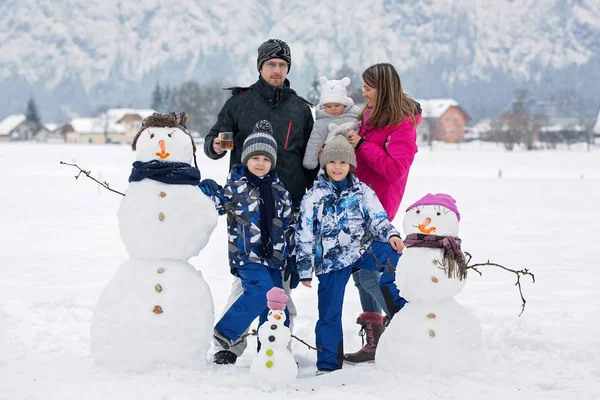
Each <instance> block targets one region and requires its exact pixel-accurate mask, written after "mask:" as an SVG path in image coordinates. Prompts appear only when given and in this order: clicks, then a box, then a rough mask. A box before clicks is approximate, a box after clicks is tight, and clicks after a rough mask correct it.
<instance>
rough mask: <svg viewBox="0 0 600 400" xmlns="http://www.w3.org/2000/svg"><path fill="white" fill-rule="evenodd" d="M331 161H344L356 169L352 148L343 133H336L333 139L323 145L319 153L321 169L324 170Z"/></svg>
mask: <svg viewBox="0 0 600 400" xmlns="http://www.w3.org/2000/svg"><path fill="white" fill-rule="evenodd" d="M331 161H346V162H347V163H348V164H350V165H352V166H353V167H354V168H356V155H355V154H354V147H352V145H351V144H350V142H349V141H348V138H347V137H346V135H345V134H344V133H343V132H338V133H337V134H336V135H335V137H334V138H333V139H331V141H330V142H329V143H327V144H326V145H325V147H324V148H323V151H322V152H321V157H320V158H319V164H320V165H321V168H325V165H327V163H328V162H331Z"/></svg>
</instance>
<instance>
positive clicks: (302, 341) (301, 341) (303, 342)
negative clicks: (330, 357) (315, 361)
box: [292, 335, 321, 351]
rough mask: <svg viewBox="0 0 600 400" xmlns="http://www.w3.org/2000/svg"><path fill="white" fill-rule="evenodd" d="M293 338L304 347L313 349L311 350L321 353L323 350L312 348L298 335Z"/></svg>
mask: <svg viewBox="0 0 600 400" xmlns="http://www.w3.org/2000/svg"><path fill="white" fill-rule="evenodd" d="M292 337H293V338H294V339H296V340H297V341H299V342H300V343H302V344H303V345H305V346H306V347H308V348H309V349H311V350H316V351H321V348H316V347H313V346H311V345H310V344H308V343H306V342H305V341H304V340H302V339H300V338H299V337H298V336H296V335H292Z"/></svg>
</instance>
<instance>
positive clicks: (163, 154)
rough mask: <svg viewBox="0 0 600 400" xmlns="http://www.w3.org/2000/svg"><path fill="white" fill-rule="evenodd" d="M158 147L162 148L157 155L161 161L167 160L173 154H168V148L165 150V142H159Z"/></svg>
mask: <svg viewBox="0 0 600 400" xmlns="http://www.w3.org/2000/svg"><path fill="white" fill-rule="evenodd" d="M158 145H159V146H160V153H156V155H157V156H158V157H160V159H161V160H164V159H165V158H167V157H169V156H170V155H171V153H169V152H167V150H166V148H165V141H164V140H159V141H158Z"/></svg>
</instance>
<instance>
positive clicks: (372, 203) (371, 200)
mask: <svg viewBox="0 0 600 400" xmlns="http://www.w3.org/2000/svg"><path fill="white" fill-rule="evenodd" d="M362 185H363V207H364V211H363V212H364V214H365V219H366V221H367V226H368V227H369V231H370V232H371V234H372V235H373V236H374V237H375V239H377V240H379V241H382V242H387V241H389V240H390V238H391V237H392V236H394V235H396V236H399V237H400V232H398V230H397V229H396V228H394V225H392V223H391V222H390V220H389V218H388V215H387V213H386V212H385V210H384V209H383V206H382V205H381V202H380V201H379V199H378V198H377V195H376V194H375V192H374V191H373V189H371V188H370V187H368V186H367V185H365V184H364V183H363V184H362Z"/></svg>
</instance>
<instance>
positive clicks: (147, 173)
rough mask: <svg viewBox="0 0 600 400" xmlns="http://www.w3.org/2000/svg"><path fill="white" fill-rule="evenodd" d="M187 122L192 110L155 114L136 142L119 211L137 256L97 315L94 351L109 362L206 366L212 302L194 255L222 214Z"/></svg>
mask: <svg viewBox="0 0 600 400" xmlns="http://www.w3.org/2000/svg"><path fill="white" fill-rule="evenodd" d="M186 122H187V116H186V114H185V113H181V114H175V113H170V114H158V113H155V114H153V115H151V116H149V117H148V118H146V119H144V121H143V122H142V127H141V129H140V131H139V132H138V134H137V135H136V137H135V139H134V141H133V145H132V148H133V150H134V151H135V158H136V161H135V162H134V163H133V170H132V172H131V176H130V177H129V182H130V184H129V186H128V188H127V191H126V193H125V197H124V198H123V200H122V202H121V205H120V207H119V211H118V219H119V230H120V233H121V239H122V240H123V243H124V244H125V248H126V250H127V253H128V254H129V257H130V259H129V260H126V261H125V262H123V263H122V264H121V265H120V266H119V268H118V269H117V272H116V274H115V275H114V277H113V278H112V279H111V280H110V281H109V282H108V284H107V285H106V287H105V288H104V290H103V291H102V294H101V295H100V298H99V300H98V303H97V305H96V309H95V313H94V318H93V320H92V329H91V350H92V355H93V356H94V358H95V360H96V362H98V363H100V364H103V365H105V366H107V367H111V368H115V369H120V370H138V371H139V370H144V369H148V368H152V367H155V366H159V365H161V364H162V365H174V366H181V367H188V366H193V367H203V366H205V365H206V353H207V351H208V349H209V347H210V341H211V337H212V327H213V324H214V308H213V299H212V294H211V292H210V288H209V287H208V285H207V284H206V282H205V280H204V278H203V277H202V273H201V272H200V271H197V270H196V269H195V268H194V267H193V266H192V265H191V264H189V263H188V262H187V260H188V259H189V258H190V257H192V256H196V255H198V254H199V253H200V251H201V250H202V249H203V248H204V246H206V244H207V243H208V239H209V237H210V235H211V233H212V231H213V229H214V228H215V226H216V224H217V213H216V211H215V208H214V206H213V205H212V203H211V201H210V200H209V199H208V198H207V197H206V196H205V195H204V194H202V192H201V191H200V189H199V188H198V187H197V185H198V183H199V181H200V171H199V170H198V168H197V167H195V166H193V165H195V162H194V161H195V160H194V157H195V156H194V154H195V150H196V146H195V144H194V141H193V139H192V137H191V136H190V134H189V131H188V130H187V128H186V126H185V124H186Z"/></svg>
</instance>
